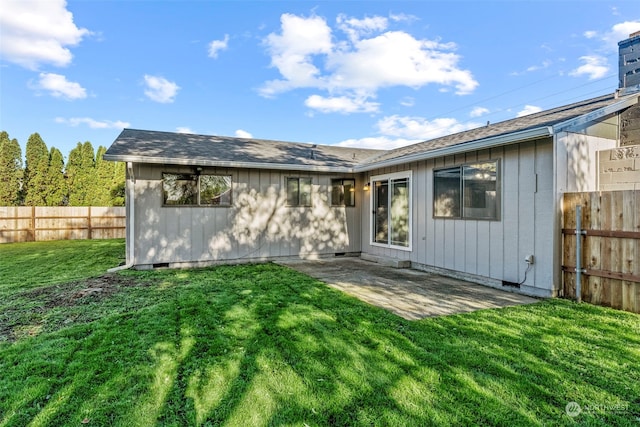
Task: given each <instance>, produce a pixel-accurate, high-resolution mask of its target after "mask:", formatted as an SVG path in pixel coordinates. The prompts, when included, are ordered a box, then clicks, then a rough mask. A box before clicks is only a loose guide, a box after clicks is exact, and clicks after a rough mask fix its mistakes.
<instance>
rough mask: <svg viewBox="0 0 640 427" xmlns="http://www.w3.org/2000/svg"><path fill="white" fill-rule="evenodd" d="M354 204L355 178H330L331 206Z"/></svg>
mask: <svg viewBox="0 0 640 427" xmlns="http://www.w3.org/2000/svg"><path fill="white" fill-rule="evenodd" d="M355 205H356V180H355V179H332V180H331V206H355Z"/></svg>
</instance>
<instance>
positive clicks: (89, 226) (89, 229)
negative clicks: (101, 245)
mask: <svg viewBox="0 0 640 427" xmlns="http://www.w3.org/2000/svg"><path fill="white" fill-rule="evenodd" d="M87 230H88V232H89V235H88V236H87V237H88V239H89V240H91V238H92V237H91V206H89V210H88V212H87Z"/></svg>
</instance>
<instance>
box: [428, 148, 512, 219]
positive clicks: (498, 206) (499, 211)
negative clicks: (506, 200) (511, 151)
mask: <svg viewBox="0 0 640 427" xmlns="http://www.w3.org/2000/svg"><path fill="white" fill-rule="evenodd" d="M479 163H495V164H496V190H495V191H496V215H495V217H493V218H486V217H484V218H483V217H474V216H465V213H464V210H465V209H464V168H465V167H466V166H470V165H477V164H479ZM450 169H458V170H459V173H460V183H459V184H460V187H459V188H460V215H459V216H441V215H436V209H435V202H436V199H435V198H436V173H437V172H439V171H445V170H450ZM432 177H433V185H432V188H431V190H432V193H431V214H432V218H433V219H445V220H446V219H453V220H464V221H501V220H502V159H501V158H496V159H486V160H476V161H473V162H466V163H460V164H458V165H452V166H443V167H438V168H433V170H432Z"/></svg>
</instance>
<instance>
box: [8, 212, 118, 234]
mask: <svg viewBox="0 0 640 427" xmlns="http://www.w3.org/2000/svg"><path fill="white" fill-rule="evenodd" d="M125 218H126V217H125V208H124V207H121V206H119V207H95V206H91V207H69V206H56V207H40V206H37V207H36V206H15V207H14V206H9V207H0V243H13V242H33V241H41V240H68V239H116V238H124V237H125Z"/></svg>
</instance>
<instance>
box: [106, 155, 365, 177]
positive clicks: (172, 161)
mask: <svg viewBox="0 0 640 427" xmlns="http://www.w3.org/2000/svg"><path fill="white" fill-rule="evenodd" d="M102 158H103V159H104V160H111V161H117V162H133V163H153V164H166V165H179V166H210V167H219V168H241V169H276V170H289V171H305V172H337V173H353V172H354V168H353V167H344V166H322V165H309V164H307V165H304V164H303V165H293V164H283V163H266V162H235V161H217V160H206V159H176V158H171V157H146V156H128V155H117V154H105V155H103V156H102Z"/></svg>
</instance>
